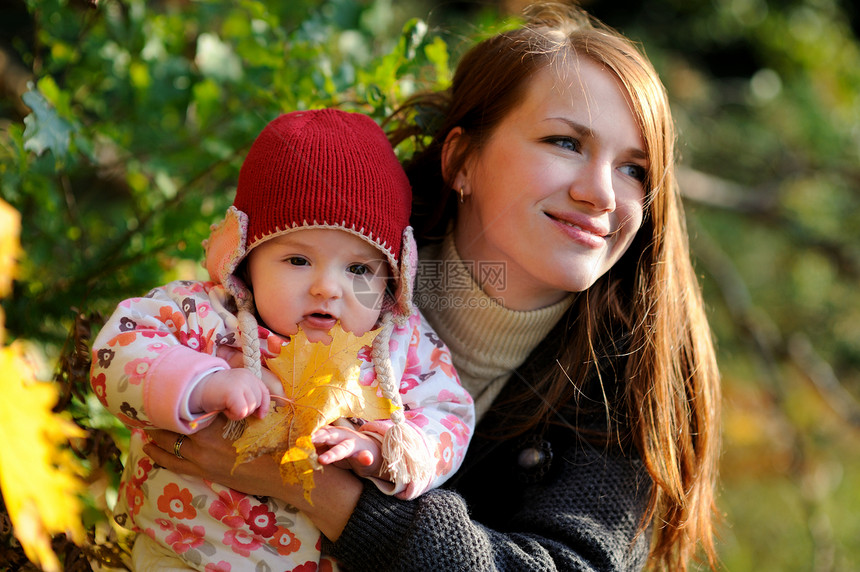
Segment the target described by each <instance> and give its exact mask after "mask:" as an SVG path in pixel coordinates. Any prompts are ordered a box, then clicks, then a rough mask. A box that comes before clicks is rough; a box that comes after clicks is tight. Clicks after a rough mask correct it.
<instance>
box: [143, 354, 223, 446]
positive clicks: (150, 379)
mask: <svg viewBox="0 0 860 572" xmlns="http://www.w3.org/2000/svg"><path fill="white" fill-rule="evenodd" d="M213 369H230V364H228V363H227V362H226V361H225V360H223V359H221V358H219V357H215V356H210V355H208V354H203V353H200V352H198V351H196V350H192V349H191V348H189V347H186V346H182V345H179V346H173V347H171V348H170V349H168V350H167V351H165V352H163V353H162V354H161V355H159V356H158V357H157V358H156V359H155V361H154V362H152V364H151V365H150V366H149V371H147V372H146V377H147V379H146V382H145V384H144V387H145V389H144V394H143V405H144V408H145V410H146V412H147V415H148V416H149V418H150V420H151V421H152V423H153V424H154V425H155V426H156V427H162V428H164V429H169V430H171V431H177V432H179V433H188V432H190V431H191V426H190V425H189V423H188V422H187V421H184V420H183V419H182V418H181V413H182V411H183V410H184V409H185V406H184V404H183V403H182V400H183V399H184V398H185V396H187V395H188V387H189V385H190V384H191V383H193V382H195V381H196V380H197V379H198V377H200V376H201V375H202V374H204V373H207V372H210V371H212V370H213Z"/></svg>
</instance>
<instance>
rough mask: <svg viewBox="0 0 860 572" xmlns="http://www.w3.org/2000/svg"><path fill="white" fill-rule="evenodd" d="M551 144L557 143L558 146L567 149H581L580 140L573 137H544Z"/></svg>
mask: <svg viewBox="0 0 860 572" xmlns="http://www.w3.org/2000/svg"><path fill="white" fill-rule="evenodd" d="M544 141H546V142H547V143H549V144H550V145H555V146H556V147H561V148H562V149H564V150H566V151H579V147H580V145H579V141H577V140H576V139H574V138H573V137H563V136H561V137H547V138H546V139H544Z"/></svg>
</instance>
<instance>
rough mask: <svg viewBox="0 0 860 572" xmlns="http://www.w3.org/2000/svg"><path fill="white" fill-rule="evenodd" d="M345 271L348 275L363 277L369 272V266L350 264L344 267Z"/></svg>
mask: <svg viewBox="0 0 860 572" xmlns="http://www.w3.org/2000/svg"><path fill="white" fill-rule="evenodd" d="M346 271H347V272H349V273H350V274H355V275H356V276H364V275H365V274H367V273H368V272H371V269H370V266H368V265H367V264H358V263H356V264H350V265H349V266H347V267H346Z"/></svg>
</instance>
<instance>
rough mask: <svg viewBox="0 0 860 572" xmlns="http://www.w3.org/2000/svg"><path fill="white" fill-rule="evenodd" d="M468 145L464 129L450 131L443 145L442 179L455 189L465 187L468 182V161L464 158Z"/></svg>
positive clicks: (456, 128)
mask: <svg viewBox="0 0 860 572" xmlns="http://www.w3.org/2000/svg"><path fill="white" fill-rule="evenodd" d="M467 144H468V135H466V132H465V131H463V128H462V127H455V128H454V129H452V130H451V131H449V132H448V136H447V137H445V143H443V144H442V178H443V179H444V180H445V181H449V182H450V184H451V188H453V189H460V188H462V187H465V186H466V181H467V180H468V175H467V173H466V170H467V162H468V161H467V157H465V156H464V155H465V153H466V147H467Z"/></svg>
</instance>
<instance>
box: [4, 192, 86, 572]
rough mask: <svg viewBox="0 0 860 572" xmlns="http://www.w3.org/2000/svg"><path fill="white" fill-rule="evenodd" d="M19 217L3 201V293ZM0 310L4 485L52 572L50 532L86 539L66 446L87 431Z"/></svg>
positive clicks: (18, 525)
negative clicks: (9, 331) (7, 332)
mask: <svg viewBox="0 0 860 572" xmlns="http://www.w3.org/2000/svg"><path fill="white" fill-rule="evenodd" d="M19 229H20V216H19V215H18V212H17V211H16V210H15V209H13V208H12V207H11V206H9V204H8V203H5V202H4V201H2V200H0V297H3V296H6V295H8V294H9V292H10V291H11V287H12V279H13V278H14V276H15V267H16V264H17V259H18V257H19V255H20V249H21V247H20V244H19V241H18V233H19ZM3 335H4V323H3V314H2V310H0V392H2V395H3V399H0V443H2V444H3V447H2V448H0V491H2V493H3V502H4V503H5V505H6V510H7V512H8V514H9V518H10V519H11V521H12V526H13V528H14V531H15V536H16V537H17V538H18V540H19V541H20V542H21V546H22V547H23V548H24V553H25V554H26V555H27V558H29V559H30V560H31V561H33V562H35V563H36V564H38V565H39V566H40V567H41V568H42V570H45V571H46V572H50V571H54V570H59V569H60V563H59V561H58V559H57V556H56V554H55V553H54V551H53V550H52V549H51V535H52V534H54V533H59V532H65V533H66V534H67V535H68V536H69V538H70V539H71V540H72V541H74V542H76V543H78V544H81V543H83V541H84V529H83V524H82V523H81V518H80V514H81V502H80V499H79V495H80V494H81V493H82V492H83V484H82V481H81V480H80V479H79V478H78V476H79V475H80V473H81V472H82V471H81V468H80V464H79V463H78V461H77V460H76V459H75V457H74V456H73V455H72V454H71V453H70V452H69V450H68V449H65V448H63V445H65V444H66V443H67V441H68V439H70V438H73V437H83V436H84V433H83V431H82V430H81V429H80V428H79V427H78V426H77V425H75V424H74V423H73V422H72V421H71V420H70V419H68V418H67V416H66V415H58V414H55V413H53V412H52V411H51V409H52V407H53V406H54V404H56V403H57V389H56V387H55V386H54V385H52V384H49V383H42V382H39V381H37V380H36V375H35V369H34V367H33V365H32V364H31V363H30V362H28V361H27V360H26V359H25V357H24V354H25V352H24V350H23V346H22V345H21V343H20V342H16V343H13V344H12V345H9V346H5V347H4V346H3V345H2V342H3Z"/></svg>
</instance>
